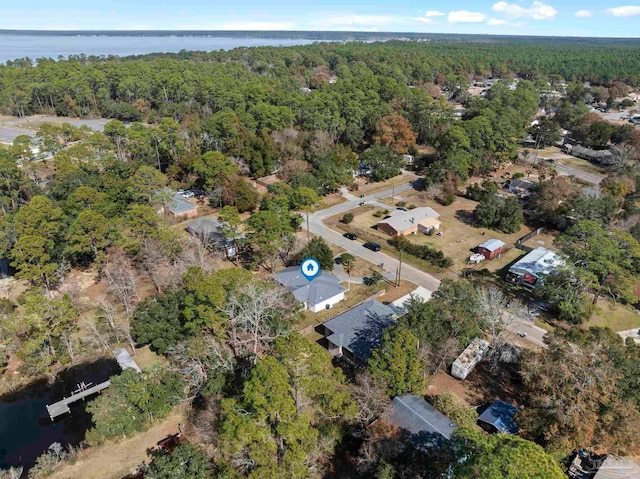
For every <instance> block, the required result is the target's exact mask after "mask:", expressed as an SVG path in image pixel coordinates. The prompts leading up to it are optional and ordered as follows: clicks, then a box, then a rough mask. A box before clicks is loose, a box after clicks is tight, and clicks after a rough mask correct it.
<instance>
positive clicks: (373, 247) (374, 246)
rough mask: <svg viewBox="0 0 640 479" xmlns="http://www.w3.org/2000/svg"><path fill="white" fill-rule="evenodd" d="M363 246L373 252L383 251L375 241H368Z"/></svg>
mask: <svg viewBox="0 0 640 479" xmlns="http://www.w3.org/2000/svg"><path fill="white" fill-rule="evenodd" d="M362 246H364V247H365V248H367V249H370V250H371V251H380V250H381V249H382V248H381V247H380V245H379V244H378V243H374V242H373V241H367V242H366V243H365V244H363V245H362Z"/></svg>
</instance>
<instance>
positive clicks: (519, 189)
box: [509, 179, 535, 196]
mask: <svg viewBox="0 0 640 479" xmlns="http://www.w3.org/2000/svg"><path fill="white" fill-rule="evenodd" d="M534 186H535V182H533V181H529V180H519V179H514V180H510V181H509V193H512V194H514V195H520V196H527V195H529V194H530V190H531V188H533V187H534Z"/></svg>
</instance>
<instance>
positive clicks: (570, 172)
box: [520, 155, 604, 185]
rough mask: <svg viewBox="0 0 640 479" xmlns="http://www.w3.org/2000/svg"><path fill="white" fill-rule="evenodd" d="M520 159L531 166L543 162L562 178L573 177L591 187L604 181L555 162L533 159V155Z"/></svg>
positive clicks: (599, 176) (601, 176) (545, 159)
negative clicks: (589, 184)
mask: <svg viewBox="0 0 640 479" xmlns="http://www.w3.org/2000/svg"><path fill="white" fill-rule="evenodd" d="M520 158H521V159H523V160H524V161H526V162H527V163H529V164H531V165H535V164H538V163H541V162H544V163H546V164H547V165H549V166H551V167H553V168H555V169H556V171H557V172H558V173H559V174H560V175H562V176H574V177H576V178H577V179H579V180H582V181H584V182H586V183H591V184H592V185H599V184H600V182H602V180H603V179H604V175H597V174H593V173H587V172H586V171H582V170H578V169H577V168H571V167H570V166H566V165H561V164H560V163H558V162H557V161H553V162H550V161H548V160H549V159H548V158H543V157H538V158H537V159H536V158H535V157H533V155H529V156H527V157H525V156H523V155H520ZM551 160H555V158H551Z"/></svg>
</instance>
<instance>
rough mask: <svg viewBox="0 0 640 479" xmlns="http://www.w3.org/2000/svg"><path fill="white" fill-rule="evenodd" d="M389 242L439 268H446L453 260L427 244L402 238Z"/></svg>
mask: <svg viewBox="0 0 640 479" xmlns="http://www.w3.org/2000/svg"><path fill="white" fill-rule="evenodd" d="M391 244H392V245H393V246H395V247H396V248H400V247H401V248H402V250H403V251H404V252H405V253H407V254H410V255H411V256H415V257H416V258H420V259H423V260H425V261H426V262H428V263H430V264H432V265H434V266H438V267H439V268H448V267H450V266H451V265H452V264H453V260H452V259H451V258H449V257H447V256H445V255H444V253H443V252H442V251H440V250H437V249H434V248H431V247H430V246H427V245H417V244H413V243H410V242H409V241H407V240H406V239H404V238H399V239H394V240H391Z"/></svg>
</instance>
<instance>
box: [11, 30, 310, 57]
mask: <svg viewBox="0 0 640 479" xmlns="http://www.w3.org/2000/svg"><path fill="white" fill-rule="evenodd" d="M313 41H315V40H311V39H305V38H259V37H237V38H233V37H221V36H132V35H123V36H113V35H92V36H88V35H75V36H65V35H42V34H40V35H24V34H10V33H0V63H4V62H6V61H7V60H15V59H17V58H25V57H29V58H31V59H36V58H42V57H49V58H54V59H57V58H58V57H59V56H64V57H66V56H69V55H79V54H81V53H84V54H85V55H118V56H126V55H142V54H145V53H156V52H174V53H175V52H179V51H180V50H198V51H211V50H231V49H233V48H238V47H259V46H291V45H305V44H308V43H312V42H313Z"/></svg>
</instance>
